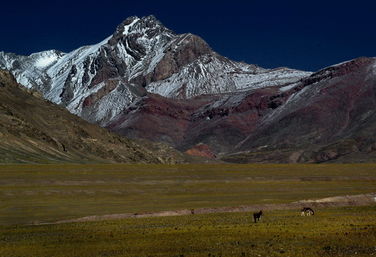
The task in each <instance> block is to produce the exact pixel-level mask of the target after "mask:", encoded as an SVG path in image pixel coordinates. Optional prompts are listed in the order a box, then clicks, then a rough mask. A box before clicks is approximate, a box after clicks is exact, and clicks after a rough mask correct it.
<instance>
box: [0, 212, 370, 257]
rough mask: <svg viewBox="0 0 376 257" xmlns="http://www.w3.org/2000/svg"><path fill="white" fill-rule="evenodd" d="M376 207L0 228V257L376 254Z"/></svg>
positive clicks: (211, 256) (228, 256) (207, 256)
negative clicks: (258, 218)
mask: <svg viewBox="0 0 376 257" xmlns="http://www.w3.org/2000/svg"><path fill="white" fill-rule="evenodd" d="M375 214H376V206H368V207H342V208H332V209H323V210H317V212H316V214H315V216H311V217H301V216H299V213H298V212H296V211H271V212H266V213H265V217H264V219H263V220H262V221H261V222H260V223H257V224H254V223H252V221H251V219H250V213H225V214H205V215H188V216H179V217H158V218H142V219H136V218H134V219H125V220H117V221H103V222H87V223H70V224H59V225H43V226H6V227H1V226H0V256H7V257H15V256H23V257H28V256H49V257H52V256H64V257H73V256H80V257H85V256H90V257H92V256H134V257H146V256H168V257H183V256H184V257H189V256H191V257H195V256H205V257H213V256H215V257H219V256H222V257H231V256H238V257H242V256H257V257H260V256H266V257H272V256H304V257H310V256H373V255H376V215H375Z"/></svg>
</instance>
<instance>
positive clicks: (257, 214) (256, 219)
mask: <svg viewBox="0 0 376 257" xmlns="http://www.w3.org/2000/svg"><path fill="white" fill-rule="evenodd" d="M261 216H262V211H259V212H255V213H253V220H254V221H255V223H256V222H257V221H260V219H261Z"/></svg>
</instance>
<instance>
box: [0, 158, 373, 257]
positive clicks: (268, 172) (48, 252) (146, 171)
mask: <svg viewBox="0 0 376 257" xmlns="http://www.w3.org/2000/svg"><path fill="white" fill-rule="evenodd" d="M372 192H376V165H374V164H351V165H339V164H325V165H270V164H265V165H230V164H207V165H202V164H201V165H198V164H197V165H170V166H169V165H1V166H0V256H179V257H180V256H185V257H186V256H217V257H218V256H222V257H225V256H372V255H376V248H375V247H376V206H375V205H371V206H365V207H336V208H329V209H319V210H316V211H317V213H316V215H315V216H313V217H300V216H299V215H300V214H299V212H298V210H274V211H267V212H266V213H265V217H264V218H263V220H262V222H260V223H257V224H253V223H252V220H251V213H223V214H221V213H216V214H202V215H201V214H200V215H188V216H177V217H158V218H138V219H135V218H131V219H124V220H116V221H101V222H84V223H69V224H54V225H39V226H35V225H30V224H35V223H44V222H55V221H59V220H67V219H73V218H79V217H84V216H89V215H103V214H116V213H136V212H137V213H142V212H156V211H164V210H179V209H191V208H203V207H224V206H239V205H252V204H273V203H289V202H292V201H297V200H302V199H317V198H323V197H329V196H337V195H352V194H362V193H372Z"/></svg>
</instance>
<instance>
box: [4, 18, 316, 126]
mask: <svg viewBox="0 0 376 257" xmlns="http://www.w3.org/2000/svg"><path fill="white" fill-rule="evenodd" d="M0 68H3V69H8V70H10V71H11V72H12V73H13V74H14V76H15V77H16V79H17V81H18V82H19V83H21V84H23V85H25V86H26V87H29V88H35V89H37V90H39V91H41V92H42V93H43V94H44V96H45V97H46V98H47V99H49V100H51V101H53V102H55V103H57V104H61V105H64V106H66V107H67V108H68V110H69V111H71V112H72V113H75V114H77V115H79V116H81V117H83V118H85V119H87V120H89V121H91V122H96V123H99V124H101V125H103V126H104V125H106V124H107V123H108V122H109V121H111V120H112V119H113V117H115V116H116V115H118V114H119V113H120V112H122V111H123V110H124V109H125V108H127V106H128V105H129V104H130V103H132V102H133V101H135V100H136V99H138V98H139V97H142V96H144V95H145V94H146V93H147V92H151V93H157V94H160V95H162V96H166V97H169V98H191V97H194V96H198V95H202V94H217V93H225V92H235V91H239V90H249V89H252V88H261V87H270V86H277V87H282V86H287V85H289V84H291V83H295V82H297V81H298V80H300V79H301V78H302V77H305V76H308V75H310V73H307V72H302V71H296V70H291V69H285V68H283V69H273V70H267V69H263V68H260V67H257V66H256V65H248V64H244V63H238V62H234V61H231V60H229V59H227V58H225V57H222V56H220V55H219V54H217V53H216V52H214V51H213V50H212V49H211V48H210V46H209V45H208V44H207V43H206V42H205V41H204V40H203V39H202V38H200V37H198V36H195V35H192V34H189V33H187V34H181V35H178V34H175V33H174V32H173V31H171V30H169V29H168V28H166V27H165V26H164V25H163V24H162V23H161V22H160V21H158V20H157V19H156V18H155V17H154V16H147V17H142V18H139V17H136V16H133V17H130V18H128V19H126V20H125V21H124V22H122V23H121V24H120V25H119V26H118V27H117V28H116V30H115V32H114V33H113V34H112V35H111V36H110V37H108V38H105V39H104V40H103V41H102V42H99V43H98V44H95V45H91V46H83V47H80V48H78V49H76V50H73V51H72V52H70V53H61V52H59V51H56V50H51V51H45V52H40V53H35V54H32V55H30V56H17V55H15V54H8V53H3V52H0Z"/></svg>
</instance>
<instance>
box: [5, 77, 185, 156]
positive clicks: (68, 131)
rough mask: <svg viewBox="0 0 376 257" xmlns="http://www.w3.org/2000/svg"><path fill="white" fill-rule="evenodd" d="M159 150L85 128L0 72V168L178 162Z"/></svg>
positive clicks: (89, 127)
mask: <svg viewBox="0 0 376 257" xmlns="http://www.w3.org/2000/svg"><path fill="white" fill-rule="evenodd" d="M161 149H162V148H161V147H160V148H159V151H150V150H148V149H146V148H145V147H142V146H140V145H138V144H136V143H134V142H132V141H131V140H128V139H126V138H124V137H120V136H117V135H115V134H113V133H110V132H108V131H107V130H106V129H103V128H100V127H99V126H97V125H94V124H90V123H88V122H86V121H84V120H82V119H80V118H79V117H77V116H75V115H72V114H70V113H69V112H68V111H67V110H66V109H65V108H62V107H58V106H56V105H55V104H53V103H51V102H48V101H46V100H44V99H43V97H42V96H41V95H40V94H39V93H37V92H36V91H32V90H28V89H25V88H24V87H23V86H20V85H19V84H18V83H17V82H16V81H15V79H14V77H13V76H12V75H11V74H10V73H9V72H6V71H2V70H0V163H1V162H5V163H14V162H19V163H23V162H29V163H30V162H32V163H50V162H93V161H95V162H125V163H174V162H178V161H182V157H181V156H180V155H179V154H178V153H176V152H175V151H173V150H168V151H169V152H168V154H165V153H163V152H161ZM165 151H167V150H165Z"/></svg>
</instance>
